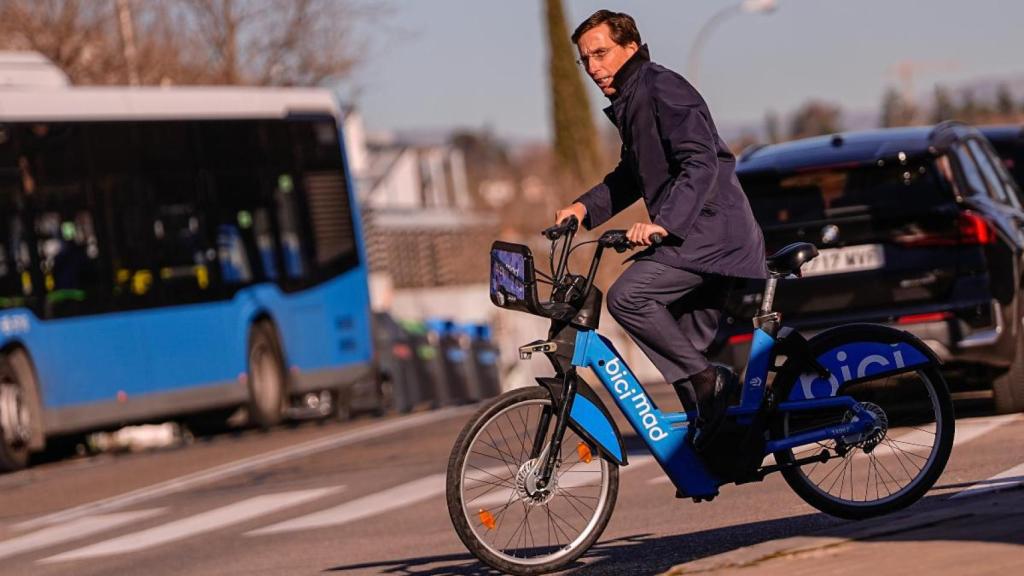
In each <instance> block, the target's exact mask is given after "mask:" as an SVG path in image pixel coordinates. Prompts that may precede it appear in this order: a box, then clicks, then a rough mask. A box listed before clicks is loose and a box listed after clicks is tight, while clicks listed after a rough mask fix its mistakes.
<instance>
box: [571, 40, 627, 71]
mask: <svg viewBox="0 0 1024 576" xmlns="http://www.w3.org/2000/svg"><path fill="white" fill-rule="evenodd" d="M617 47H618V44H616V45H613V46H612V47H611V48H598V49H597V50H594V51H593V52H591V53H590V54H581V55H580V57H579V58H577V59H576V63H577V64H579V65H580V66H582V67H583V68H586V67H587V64H588V63H589V62H590V60H591V59H593V60H594V62H603V61H604V59H605V58H607V57H608V54H609V53H610V52H611V51H612V50H614V49H615V48H617Z"/></svg>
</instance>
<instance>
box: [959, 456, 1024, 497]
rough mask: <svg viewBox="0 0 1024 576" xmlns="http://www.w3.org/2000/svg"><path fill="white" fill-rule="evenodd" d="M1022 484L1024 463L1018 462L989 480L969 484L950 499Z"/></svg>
mask: <svg viewBox="0 0 1024 576" xmlns="http://www.w3.org/2000/svg"><path fill="white" fill-rule="evenodd" d="M1021 484H1024V464H1018V465H1016V466H1014V467H1013V468H1010V469H1009V470H1003V471H1002V472H1000V473H999V474H996V475H995V476H993V477H991V478H989V479H988V480H983V481H981V482H978V483H977V484H974V485H971V486H968V487H967V488H965V489H963V490H962V491H960V492H957V493H956V494H953V495H952V496H950V497H949V499H950V500H952V499H954V498H964V497H967V496H977V495H979V494H985V493H987V492H994V491H996V490H1005V489H1007V488H1013V487H1014V486H1020V485H1021Z"/></svg>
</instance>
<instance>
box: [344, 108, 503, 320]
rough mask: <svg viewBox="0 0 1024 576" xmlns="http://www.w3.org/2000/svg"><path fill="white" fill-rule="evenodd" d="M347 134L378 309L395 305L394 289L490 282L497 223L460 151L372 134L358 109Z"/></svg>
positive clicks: (439, 141)
mask: <svg viewBox="0 0 1024 576" xmlns="http://www.w3.org/2000/svg"><path fill="white" fill-rule="evenodd" d="M345 131H346V135H347V140H348V141H347V146H348V148H349V150H350V151H349V157H350V162H351V164H352V166H353V171H354V172H355V176H356V181H357V187H358V191H359V198H360V205H361V209H362V211H363V223H364V227H365V237H366V243H367V254H368V258H369V260H370V270H371V277H372V278H373V280H372V285H373V290H372V291H373V293H374V302H375V306H377V307H380V308H387V307H390V304H391V302H392V300H393V298H394V294H393V292H394V291H395V290H408V289H433V288H446V287H464V286H468V285H474V286H480V285H483V284H486V282H487V274H488V266H489V251H488V246H489V245H490V242H491V241H492V240H493V239H494V238H495V234H496V230H497V223H498V218H497V215H496V214H495V213H494V211H493V208H491V207H489V206H479V205H477V202H476V201H475V200H474V198H477V197H479V194H478V193H473V192H472V191H471V190H470V189H469V185H468V179H467V172H466V165H465V160H464V156H463V153H462V151H461V150H460V149H459V148H457V147H455V146H453V145H452V144H451V143H450V142H449V141H448V139H447V138H446V137H445V136H438V135H421V136H408V135H406V136H397V135H391V134H377V135H366V131H365V129H364V128H363V126H362V120H361V118H360V117H359V114H358V112H356V111H354V110H349V111H348V114H347V116H346V120H345ZM357 158H358V161H355V160H356V159H357ZM423 313H424V314H431V313H442V311H440V310H424V311H423ZM474 315H475V314H474Z"/></svg>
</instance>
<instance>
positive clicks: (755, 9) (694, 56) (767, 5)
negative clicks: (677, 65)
mask: <svg viewBox="0 0 1024 576" xmlns="http://www.w3.org/2000/svg"><path fill="white" fill-rule="evenodd" d="M778 7H779V3H778V0H743V1H742V2H737V3H736V4H730V5H729V6H726V7H724V8H722V9H721V10H719V11H718V12H715V13H714V14H712V15H711V18H709V19H708V21H707V22H705V23H704V25H703V26H701V27H700V30H699V31H698V32H697V36H696V37H695V38H694V39H693V44H691V45H690V54H689V58H688V62H687V65H686V73H687V77H688V78H687V79H688V80H689V81H690V82H691V83H692V84H693V85H695V86H696V85H697V76H698V75H699V74H700V52H701V50H703V49H704V44H706V43H707V41H708V37H710V36H711V32H712V31H713V30H714V29H715V28H717V27H718V26H719V25H720V24H721V23H722V22H724V21H726V20H728V19H729V18H730V17H732V16H735V15H736V14H741V13H743V12H747V13H751V14H770V13H771V12H774V11H775V10H776V9H777V8H778Z"/></svg>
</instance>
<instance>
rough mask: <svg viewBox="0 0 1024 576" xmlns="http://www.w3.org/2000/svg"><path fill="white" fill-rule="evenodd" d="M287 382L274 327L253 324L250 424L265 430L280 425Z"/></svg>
mask: <svg viewBox="0 0 1024 576" xmlns="http://www.w3.org/2000/svg"><path fill="white" fill-rule="evenodd" d="M284 382H285V371H284V358H283V355H282V354H281V346H280V345H279V344H278V341H277V335H276V333H275V331H274V329H273V327H272V326H271V325H270V324H268V323H266V322H259V323H257V324H254V325H253V327H252V330H251V331H250V332H249V423H250V424H253V425H255V426H257V427H259V428H263V429H266V428H270V427H272V426H276V425H277V424H280V423H281V419H282V417H283V416H284V410H285V399H286V395H285V385H284Z"/></svg>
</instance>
